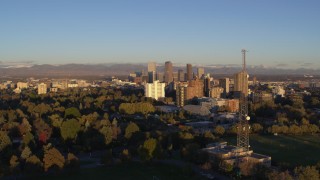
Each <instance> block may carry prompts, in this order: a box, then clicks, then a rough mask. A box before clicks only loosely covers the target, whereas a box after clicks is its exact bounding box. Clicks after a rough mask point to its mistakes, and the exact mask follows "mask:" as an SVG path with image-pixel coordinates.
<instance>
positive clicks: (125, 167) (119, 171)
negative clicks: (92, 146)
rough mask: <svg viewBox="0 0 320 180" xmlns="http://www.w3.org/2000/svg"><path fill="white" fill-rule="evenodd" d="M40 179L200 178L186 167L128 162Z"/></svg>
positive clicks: (160, 179) (187, 179) (159, 179)
mask: <svg viewBox="0 0 320 180" xmlns="http://www.w3.org/2000/svg"><path fill="white" fill-rule="evenodd" d="M41 179H46V180H51V179H59V180H64V179H65V180H70V179H77V180H82V179H92V180H98V179H116V180H121V179H125V180H127V179H134V180H136V179H151V180H152V179H158V180H162V179H185V180H189V179H202V178H201V177H199V176H196V175H192V174H191V173H190V171H189V169H188V168H179V167H176V166H172V165H164V164H143V163H135V162H132V163H129V164H119V165H114V166H110V167H97V168H92V169H80V170H79V171H78V172H76V173H70V172H66V173H63V174H59V175H48V176H45V177H43V178H41Z"/></svg>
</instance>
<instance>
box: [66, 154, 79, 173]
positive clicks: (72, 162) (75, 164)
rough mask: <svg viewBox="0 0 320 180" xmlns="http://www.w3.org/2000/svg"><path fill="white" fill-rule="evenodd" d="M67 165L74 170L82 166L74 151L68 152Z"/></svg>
mask: <svg viewBox="0 0 320 180" xmlns="http://www.w3.org/2000/svg"><path fill="white" fill-rule="evenodd" d="M65 167H66V168H68V169H72V170H78V169H79V168H80V163H79V159H78V158H77V157H76V156H75V155H74V154H72V153H68V155H67V160H66V164H65Z"/></svg>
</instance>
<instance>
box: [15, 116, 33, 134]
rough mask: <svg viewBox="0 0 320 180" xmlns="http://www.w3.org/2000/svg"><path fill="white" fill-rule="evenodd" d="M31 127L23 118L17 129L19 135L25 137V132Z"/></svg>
mask: <svg viewBox="0 0 320 180" xmlns="http://www.w3.org/2000/svg"><path fill="white" fill-rule="evenodd" d="M31 127H32V126H31V125H30V123H29V121H28V120H27V119H26V118H23V119H22V122H21V124H20V125H19V127H18V128H19V132H20V135H25V134H26V133H27V132H30V131H31Z"/></svg>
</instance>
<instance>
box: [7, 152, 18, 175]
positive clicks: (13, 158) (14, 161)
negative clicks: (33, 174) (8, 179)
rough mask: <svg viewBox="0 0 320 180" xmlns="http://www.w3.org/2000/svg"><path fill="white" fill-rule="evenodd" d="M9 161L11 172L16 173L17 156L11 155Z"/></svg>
mask: <svg viewBox="0 0 320 180" xmlns="http://www.w3.org/2000/svg"><path fill="white" fill-rule="evenodd" d="M9 163H10V171H11V173H12V174H17V173H18V172H19V164H20V162H19V158H18V157H17V156H16V155H12V156H11V158H10V162H9Z"/></svg>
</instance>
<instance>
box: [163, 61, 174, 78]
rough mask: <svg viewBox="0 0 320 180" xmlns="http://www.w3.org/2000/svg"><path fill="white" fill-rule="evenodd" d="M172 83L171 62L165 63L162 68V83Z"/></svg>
mask: <svg viewBox="0 0 320 180" xmlns="http://www.w3.org/2000/svg"><path fill="white" fill-rule="evenodd" d="M172 81H173V67H172V63H171V61H166V62H165V67H164V82H166V83H171V82H172Z"/></svg>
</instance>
